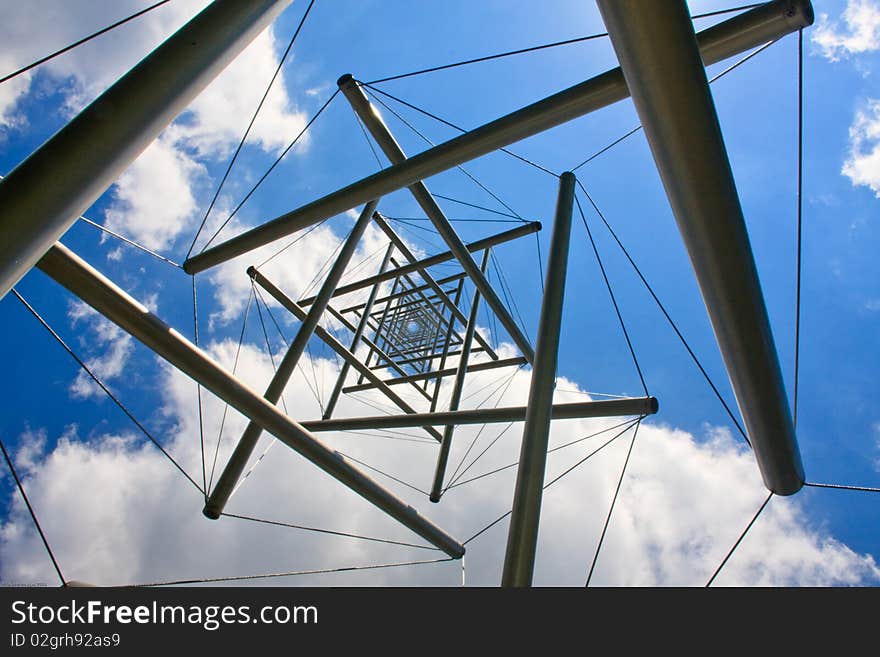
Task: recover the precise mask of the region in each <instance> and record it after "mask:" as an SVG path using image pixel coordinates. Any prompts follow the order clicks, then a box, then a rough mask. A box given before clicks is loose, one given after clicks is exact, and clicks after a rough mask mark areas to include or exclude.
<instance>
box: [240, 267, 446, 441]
mask: <svg viewBox="0 0 880 657" xmlns="http://www.w3.org/2000/svg"><path fill="white" fill-rule="evenodd" d="M248 275H249V276H250V277H251V278H253V279H254V282H255V283H256V284H257V285H259V286H260V287H262V288H263V289H264V290H266V292H268V293H269V294H270V295H272V297H273V298H274V299H275V300H276V301H277V302H278V303H280V304H281V305H282V306H284V307H285V308H287V310H289V311H290V312H292V313H293V314H294V315H295V316H296V317H297V318H298V319H299V320H300V321H302V320H304V319H305V318H306V316H307V313H306V311H305V310H303V309H302V308H300V307H299V306H298V305H297V304H296V302H295V301H294V300H293V299H291V298H290V297H288V296H287V295H286V294H284V292H282V291H281V290H279V289H278V288H277V287H276V286H275V285H274V284H273V283H272V282H271V281H270V280H269V279H267V278H266V277H265V276H263V275H262V274H261V273H260V272H258V271H257V270H256V269H254V268H253V267H251V268H250V269H248ZM315 335H317V336H318V337H319V338H320V339H321V340H323V341H324V342H325V343H326V344H327V346H328V347H330V348H331V349H332V350H333V351H335V352H336V353H337V354H339V356H340V357H341V358H342V359H344V360H345V361H346V362H347V363H349V364H350V365H351V366H352V367H353V368H355V369H356V370H357V371H358V372H360V373H361V374H363V375H364V378H365V379H367V381H369V382H370V383H372V384H373V385H375V386H376V388H378V389H379V390H380V391H381V392H382V394H384V395H385V396H386V397H388V399H389V400H390V401H392V402H393V403H394V404H395V405H396V406H397V407H398V408H399V409H400V410H402V411H403V412H404V413H408V414H414V413H415V410H414V409H413V408H412V406H410V405H409V404H407V403H406V402H405V401H404V400H403V399H401V398H400V397H398V396H397V395H396V394H395V392H394V391H393V390H392V389H391V388H389V387H388V386H386V385H385V384H384V383H383V382H382V380H381V379H380V378H379V377H378V376H376V375H375V374H374V373H373V371H372V370H370V368H368V367H367V366H366V365H364V364H363V363H361V362H360V361H359V360H358V359H357V358H356V357H355V355H354V354H353V353H351V352H350V351H349V350H348V349H346V348H345V345H344V344H342V343H341V342H340V341H339V340H337V339H336V337H335V336H334V335H333V334H332V333H330V331H328V330H327V329H325V328H324V327H322V326H321V325H320V324H318V325H317V326H315ZM424 429H425V431H427V432H428V433H429V434H431V436H432V437H433V438H434V439H435V440H437V442H439V441H440V440H441V439H442V438H443V436H442V435H441V434H440V433H439V432H438V431H437V430H436V429H434V427H430V426H425V427H424Z"/></svg>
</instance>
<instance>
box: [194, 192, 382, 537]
mask: <svg viewBox="0 0 880 657" xmlns="http://www.w3.org/2000/svg"><path fill="white" fill-rule="evenodd" d="M376 203H377V201H370V202H369V203H367V204H366V205H365V206H364V209H363V211H362V212H361V214H360V217H358V220H357V221H356V222H355V224H354V227H353V228H352V229H351V233H349V235H348V237H347V238H346V240H345V243H344V244H343V245H342V248H341V249H340V250H339V255H338V256H337V257H336V261H335V262H334V263H333V266H332V267H331V268H330V271H329V272H328V273H327V278H326V279H325V280H324V283H323V284H322V285H321V289H320V291H319V292H318V297H317V299H316V301H315V303H314V304H313V305H312V307H311V308H310V309H309V314H308V315H307V316H306V317H305V318H303V320H302V323H301V324H300V326H299V330H298V331H297V332H296V336H294V338H293V340H292V341H291V343H290V346H289V347H288V349H287V353H286V354H284V358H282V359H281V362H280V363H279V364H278V369H276V370H275V374H274V375H273V376H272V380H271V381H270V382H269V386H268V388H266V394H264V395H263V397H265V399H266V401H268V402H270V403H272V404H277V403H278V400H279V399H280V398H281V394H282V393H283V392H284V388H286V387H287V384H288V382H289V381H290V377H292V376H293V373H294V371H296V366H297V363H299V359H300V358H301V357H302V355H303V352H304V351H305V350H306V346H307V345H308V343H309V340H310V339H311V337H312V334H313V333H314V332H315V327H316V326H317V325H318V321H319V320H320V319H321V315H323V314H324V310H325V309H326V308H327V304H328V303H330V297H331V296H332V294H333V292H334V290H336V286H337V285H339V281H340V280H341V279H342V275H343V274H345V269H346V267H348V263H349V262H350V261H351V258H352V256H354V252H355V250H357V245H358V242H360V241H361V237H363V234H364V231H366V230H367V226H368V225H369V224H370V221H372V216H373V212H374V211H375V209H376ZM262 433H263V427H262V426H260V424H259V423H257V422H254V421H253V420H251V421H250V422H248V425H247V427H245V430H244V432H243V433H242V434H241V438H239V440H238V444H237V445H236V446H235V449H234V450H233V452H232V454H231V455H230V457H229V461H227V462H226V467H225V468H223V472H222V473H221V474H220V478H219V479H217V485H216V486H214V490H212V491H210V495H209V496H208V499H207V501H206V502H205V508H204V510H203V513H204V514H205V516H207V517H208V518H213V519H215V520H216V519H217V518H219V517H220V515H221V514H222V513H223V509H224V508H226V503H227V502H229V498H230V496H231V495H232V492H233V491H234V490H235V485H236V484H237V483H238V480H239V478H240V477H241V473H242V472H244V469H245V467H246V466H247V462H248V459H249V458H250V457H251V454H252V453H253V451H254V448H255V447H256V446H257V441H258V440H259V439H260V436H261V435H262Z"/></svg>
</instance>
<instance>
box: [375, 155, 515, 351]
mask: <svg viewBox="0 0 880 657" xmlns="http://www.w3.org/2000/svg"><path fill="white" fill-rule="evenodd" d="M392 140H393V138H392ZM374 219H375V220H376V225H377V226H379V228H380V229H381V230H382V232H383V233H385V235H387V236H388V239H390V240H391V241H392V242H394V244H395V246H397V250H398V251H400V252H401V253H402V254H403V257H405V258H406V259H407V260H409V261H410V263H414V262H418V260H417V259H416V256H415V254H414V253H413V252H412V251H411V250H410V248H409V247H408V246H407V244H406V242H404V241H403V239H402V238H401V237H400V235H398V234H397V232H396V231H395V230H394V229H393V228H392V227H391V226H389V225H388V222H387V221H385V217H383V216H382V215H381V214H380V213H379V212H377V213H376V215H375V217H374ZM444 219H445V217H444ZM456 238H457V236H456ZM459 241H460V240H459ZM461 246H462V248H464V249H465V250H466V251H470V247H466V246H464V244H462V245H461ZM450 253H454V250H450ZM468 257H470V253H468ZM471 260H473V258H471ZM465 269H466V268H465ZM419 274H420V275H421V277H422V278H423V279H425V282H426V283H427V284H428V285H429V286H431V289H433V290H434V292H435V293H436V294H438V295H439V296H440V298H441V299H443V302H444V303H445V304H446V307H447V308H449V310H450V312H451V313H452V314H453V315H454V316H455V318H456V319H457V320H458V321H460V322H461V323H462V324H466V323H467V318H466V317H465V316H464V313H462V312H461V310H460V309H459V307H458V304H456V303H453V301H452V299H450V298H449V295H448V294H446V293H445V292H444V291H443V288H442V287H441V286H440V282H439V281H436V280H434V277H433V276H431V274H430V273H429V272H428V270H427V269H422V270H421V271H420V272H419ZM465 274H466V275H468V276H470V272H469V271H467V270H466V271H465ZM404 276H406V275H405V274H404ZM487 284H488V282H487ZM420 289H421V288H420V286H418V285H414V286H413V287H412V288H411V289H410V291H411V292H419V291H420ZM450 321H451V320H450ZM476 337H477V342H479V343H480V346H481V347H483V349H485V350H486V351H487V352H488V353H489V355H490V356H491V357H492V358H498V355H497V354H496V353H495V351H494V350H493V349H492V346H491V345H490V344H489V343H488V342H486V341H485V340H484V339H483V336H482V335H480V334H479V333H478V334H477V336H476Z"/></svg>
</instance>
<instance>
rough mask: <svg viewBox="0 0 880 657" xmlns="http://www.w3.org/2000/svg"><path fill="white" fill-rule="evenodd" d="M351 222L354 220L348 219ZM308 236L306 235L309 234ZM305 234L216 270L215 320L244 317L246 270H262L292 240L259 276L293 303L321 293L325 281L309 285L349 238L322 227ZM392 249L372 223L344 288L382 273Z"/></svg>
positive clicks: (352, 297) (348, 300)
mask: <svg viewBox="0 0 880 657" xmlns="http://www.w3.org/2000/svg"><path fill="white" fill-rule="evenodd" d="M358 215H359V213H358ZM346 216H351V215H349V214H348V213H346ZM230 227H231V228H232V230H230V231H229V233H228V234H229V235H233V234H234V233H235V231H236V229H237V228H238V227H239V226H236V225H234V224H230ZM346 228H350V225H349V224H346ZM308 230H309V229H306V231H308ZM306 231H301V232H300V233H299V234H297V235H292V236H290V237H288V238H286V239H284V240H278V241H277V242H273V243H272V244H268V245H266V246H263V247H261V248H259V249H256V250H254V251H251V252H250V253H247V254H245V255H243V256H239V257H238V258H235V259H233V260H230V261H228V262H226V263H224V264H222V265H220V266H219V267H216V268H215V269H213V270H212V271H211V273H210V274H209V276H210V280H211V282H212V283H213V284H214V286H215V291H214V297H215V299H216V300H217V302H218V303H219V304H220V308H221V310H220V312H219V313H218V314H217V316H216V317H215V319H217V320H219V321H221V322H222V323H225V322H228V321H229V320H231V319H233V318H234V317H237V316H238V315H239V314H240V313H241V311H242V309H243V308H244V306H245V304H246V303H247V299H248V295H249V294H250V290H251V283H250V278H249V277H248V276H247V274H246V270H247V268H248V267H249V266H250V265H254V266H258V265H260V263H262V262H264V261H265V260H267V259H268V258H269V257H270V256H273V255H275V254H276V253H278V252H279V251H280V250H281V249H282V248H283V247H284V246H285V245H286V244H289V243H291V242H293V240H297V242H296V243H295V244H293V246H291V247H290V248H288V249H286V250H285V251H284V252H283V253H281V255H279V256H277V257H275V258H273V259H272V260H271V261H270V262H269V263H267V264H265V265H262V266H260V267H259V268H260V271H261V272H262V273H263V274H265V276H266V277H267V278H268V279H269V280H270V281H272V282H273V283H274V284H275V285H277V286H278V287H279V289H281V290H282V291H283V292H285V293H286V294H288V295H289V296H290V297H292V298H294V299H299V298H301V297H303V296H306V295H308V294H313V293H315V292H317V290H318V287H319V286H320V282H321V280H323V279H322V278H320V277H317V278H318V282H317V284H314V285H311V286H310V283H313V282H314V281H315V279H316V275H317V274H318V273H319V272H321V271H323V272H324V274H326V272H327V269H326V265H327V261H328V260H329V259H330V257H331V255H332V254H334V253H335V251H336V249H337V248H338V247H339V246H340V243H341V242H342V240H343V239H344V238H343V237H342V236H339V235H337V234H336V233H334V232H333V230H331V229H330V228H328V227H327V226H326V225H323V226H317V227H315V228H314V229H312V230H311V231H310V232H308V234H306ZM225 234H226V233H224V235H225ZM299 238H301V239H299ZM387 245H388V239H387V238H386V237H385V236H384V234H383V233H382V232H381V231H380V230H379V229H378V228H376V227H375V225H373V224H372V223H371V224H370V225H369V226H368V227H367V230H366V231H365V232H364V236H363V237H362V238H361V240H360V242H359V244H358V248H357V250H356V251H355V254H354V255H353V256H352V258H351V261H350V263H349V267H348V268H347V269H346V272H347V273H346V275H345V276H343V278H342V281H341V283H340V285H344V284H345V283H347V282H350V281H351V280H354V279H360V278H363V277H364V276H367V275H370V274H373V273H375V272H376V271H378V269H379V264H380V263H381V260H382V254H383V253H384V249H385V248H386V247H387ZM366 258H370V261H369V262H367V263H365V264H364V266H363V267H359V265H360V264H361V263H362V262H364V260H365V259H366ZM368 293H369V290H363V291H361V292H359V293H358V292H356V293H352V294H349V295H346V296H344V297H340V298H338V299H337V300H335V301H334V307H337V308H338V307H339V306H342V305H349V304H352V303H358V302H360V301H362V300H363V298H365V297H366V295H367V294H368ZM263 298H264V299H266V301H268V302H269V304H270V305H272V306H273V307H279V306H278V304H277V303H276V302H275V301H274V299H272V297H270V296H269V295H267V294H265V293H264V294H263ZM336 304H339V306H336ZM325 325H326V326H334V325H335V324H334V323H332V322H329V321H328V322H327V324H325Z"/></svg>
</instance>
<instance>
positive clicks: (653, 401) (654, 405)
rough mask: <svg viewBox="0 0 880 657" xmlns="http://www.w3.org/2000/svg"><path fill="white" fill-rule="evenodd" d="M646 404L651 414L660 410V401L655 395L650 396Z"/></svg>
mask: <svg viewBox="0 0 880 657" xmlns="http://www.w3.org/2000/svg"><path fill="white" fill-rule="evenodd" d="M648 404H649V408H650V410H651V414H652V415H653V414H654V413H656V412H657V411H659V410H660V402H659V401H658V400H657V398H656V397H651V398H650V401H649V402H648Z"/></svg>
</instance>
